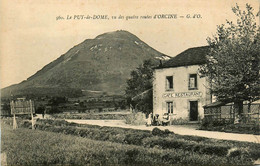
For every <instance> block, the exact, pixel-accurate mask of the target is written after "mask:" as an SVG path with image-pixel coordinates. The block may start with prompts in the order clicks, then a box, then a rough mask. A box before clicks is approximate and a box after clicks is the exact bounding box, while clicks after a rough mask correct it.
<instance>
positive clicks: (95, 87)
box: [2, 31, 169, 96]
mask: <svg viewBox="0 0 260 166" xmlns="http://www.w3.org/2000/svg"><path fill="white" fill-rule="evenodd" d="M159 58H161V59H168V58H169V57H168V56H166V55H164V54H162V53H160V52H158V51H156V50H155V49H153V48H151V47H150V46H148V45H147V44H146V43H144V42H143V41H141V40H140V39H139V38H138V37H136V36H135V35H133V34H131V33H129V32H127V31H115V32H109V33H104V34H102V35H99V36H97V37H96V38H95V39H87V40H85V41H83V42H82V43H80V44H78V45H76V46H74V47H73V48H71V49H70V50H69V51H68V52H66V53H65V54H63V55H61V56H60V57H59V58H58V59H56V60H54V61H53V62H51V63H49V64H48V65H46V66H45V67H43V68H42V69H41V70H39V71H38V72H36V73H35V74H34V75H32V76H31V77H29V78H28V79H27V80H26V81H23V82H21V83H19V84H17V85H12V86H9V87H7V88H4V89H3V90H2V96H10V95H11V94H13V95H28V94H33V95H57V96H58V95H65V96H77V95H80V94H81V91H82V90H83V91H102V92H106V93H108V94H123V93H124V89H125V86H126V79H127V78H128V77H129V76H130V72H131V71H132V70H134V69H135V68H136V67H138V66H139V65H140V64H142V62H143V61H144V60H146V59H152V61H153V62H154V63H155V64H158V63H159V60H158V59H159Z"/></svg>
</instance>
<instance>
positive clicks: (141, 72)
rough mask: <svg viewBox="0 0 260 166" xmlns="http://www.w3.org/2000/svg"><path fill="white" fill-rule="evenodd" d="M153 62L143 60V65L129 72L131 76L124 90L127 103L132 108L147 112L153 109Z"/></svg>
mask: <svg viewBox="0 0 260 166" xmlns="http://www.w3.org/2000/svg"><path fill="white" fill-rule="evenodd" d="M152 66H153V63H152V61H151V60H145V61H144V63H143V65H141V66H139V67H138V68H137V69H136V70H133V71H132V72H131V78H130V79H129V80H127V87H126V90H125V94H126V99H127V103H128V104H131V106H132V107H133V108H134V109H137V110H139V111H141V112H143V113H146V114H149V113H150V112H152V110H153V97H152V95H153V94H152V87H153V83H152V81H153V80H152V79H153V69H152Z"/></svg>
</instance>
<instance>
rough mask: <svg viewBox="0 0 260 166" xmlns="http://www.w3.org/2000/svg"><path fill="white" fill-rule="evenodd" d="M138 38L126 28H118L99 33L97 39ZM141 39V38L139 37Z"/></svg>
mask: <svg viewBox="0 0 260 166" xmlns="http://www.w3.org/2000/svg"><path fill="white" fill-rule="evenodd" d="M104 38H107V39H138V38H137V37H136V36H135V35H134V34H132V33H130V32H128V31H126V30H117V31H113V32H106V33H103V34H101V35H98V36H97V37H96V38H95V39H104ZM139 40H140V39H139Z"/></svg>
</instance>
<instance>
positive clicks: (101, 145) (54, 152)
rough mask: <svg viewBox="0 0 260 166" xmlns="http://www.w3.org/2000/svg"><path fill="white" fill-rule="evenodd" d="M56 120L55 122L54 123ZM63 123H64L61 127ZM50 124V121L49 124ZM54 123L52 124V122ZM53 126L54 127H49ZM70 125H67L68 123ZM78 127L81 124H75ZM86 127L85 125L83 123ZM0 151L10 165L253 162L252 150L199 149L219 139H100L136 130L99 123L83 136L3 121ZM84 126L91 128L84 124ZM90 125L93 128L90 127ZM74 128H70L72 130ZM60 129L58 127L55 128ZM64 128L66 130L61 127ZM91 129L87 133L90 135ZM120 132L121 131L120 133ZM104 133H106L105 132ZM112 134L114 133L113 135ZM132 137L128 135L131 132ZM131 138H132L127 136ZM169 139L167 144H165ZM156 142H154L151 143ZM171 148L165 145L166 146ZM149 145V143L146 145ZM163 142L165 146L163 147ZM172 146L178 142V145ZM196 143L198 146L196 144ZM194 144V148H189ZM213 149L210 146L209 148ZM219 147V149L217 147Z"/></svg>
mask: <svg viewBox="0 0 260 166" xmlns="http://www.w3.org/2000/svg"><path fill="white" fill-rule="evenodd" d="M55 123H56V122H55ZM58 124H60V125H64V124H63V123H62V122H59V123H57V124H56V125H57V126H58ZM46 125H47V124H46ZM52 125H53V124H52ZM49 127H51V126H49ZM65 127H68V126H65ZM74 127H75V128H77V129H78V128H79V127H78V126H74ZM81 127H83V126H81ZM1 128H2V131H1V133H2V136H1V137H2V138H1V144H2V146H1V152H2V153H5V154H6V155H7V163H8V165H53V164H59V165H252V164H253V160H252V158H250V152H248V153H241V154H239V155H234V156H232V155H217V154H215V153H214V152H213V153H212V154H204V153H201V152H200V151H196V148H197V149H198V148H200V146H202V145H203V142H201V141H205V146H206V145H209V144H214V142H216V141H215V140H212V139H201V138H197V137H180V136H175V137H173V138H174V139H172V138H168V137H166V138H164V137H160V136H151V137H150V135H149V133H146V134H144V133H142V132H141V131H140V132H139V133H138V134H137V135H136V136H138V135H143V134H144V135H148V136H149V137H150V138H144V140H143V143H144V144H140V145H137V144H135V143H133V144H131V142H130V143H125V142H124V143H123V142H122V143H117V142H115V141H114V140H113V139H112V140H111V139H107V140H105V141H104V140H103V141H98V140H97V138H101V136H99V137H92V136H93V134H95V131H96V132H97V131H100V130H102V132H101V133H103V132H104V133H109V132H111V133H113V134H116V135H121V136H122V135H124V134H126V133H134V132H135V131H134V130H129V131H125V130H124V129H122V130H121V129H114V128H103V129H100V128H98V127H97V126H94V127H93V128H94V129H95V130H89V131H90V133H91V134H92V136H87V138H83V137H80V136H74V135H71V134H70V135H68V134H64V133H63V132H61V133H59V132H50V131H41V130H30V129H26V128H19V129H17V130H12V128H11V126H10V125H7V124H4V123H2V125H1ZM85 128H88V127H87V126H85ZM89 128H90V127H89ZM71 129H72V128H70V130H71ZM56 131H59V130H56ZM60 131H63V130H60ZM90 133H89V132H88V134H89V135H91V134H90ZM118 133H119V134H118ZM104 135H105V134H104ZM111 135H112V134H111ZM128 136H129V135H128ZM128 139H129V138H128ZM165 142H166V144H165ZM152 143H153V144H152ZM167 143H168V145H172V147H166V148H165V147H164V146H168V145H167ZM216 144H217V146H220V145H221V146H231V145H232V147H236V146H237V147H238V146H239V143H238V142H237V143H234V142H222V143H221V142H216ZM147 145H149V146H147ZM161 145H162V146H161ZM173 145H179V146H180V147H181V148H176V147H175V146H173ZM193 145H196V146H193ZM241 146H242V147H244V148H245V147H248V148H252V149H254V148H257V147H258V146H259V145H257V144H252V143H246V144H245V143H243V144H241ZM189 147H192V148H189ZM209 148H210V147H209ZM216 150H217V149H216Z"/></svg>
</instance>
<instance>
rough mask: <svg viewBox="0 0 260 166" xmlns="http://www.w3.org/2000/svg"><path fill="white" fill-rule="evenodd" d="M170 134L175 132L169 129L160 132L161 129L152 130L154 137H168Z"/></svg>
mask: <svg viewBox="0 0 260 166" xmlns="http://www.w3.org/2000/svg"><path fill="white" fill-rule="evenodd" d="M169 134H174V133H173V132H171V131H169V130H168V129H166V130H164V131H163V130H160V129H159V128H157V127H155V128H153V130H152V135H154V136H161V137H167V136H169Z"/></svg>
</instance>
